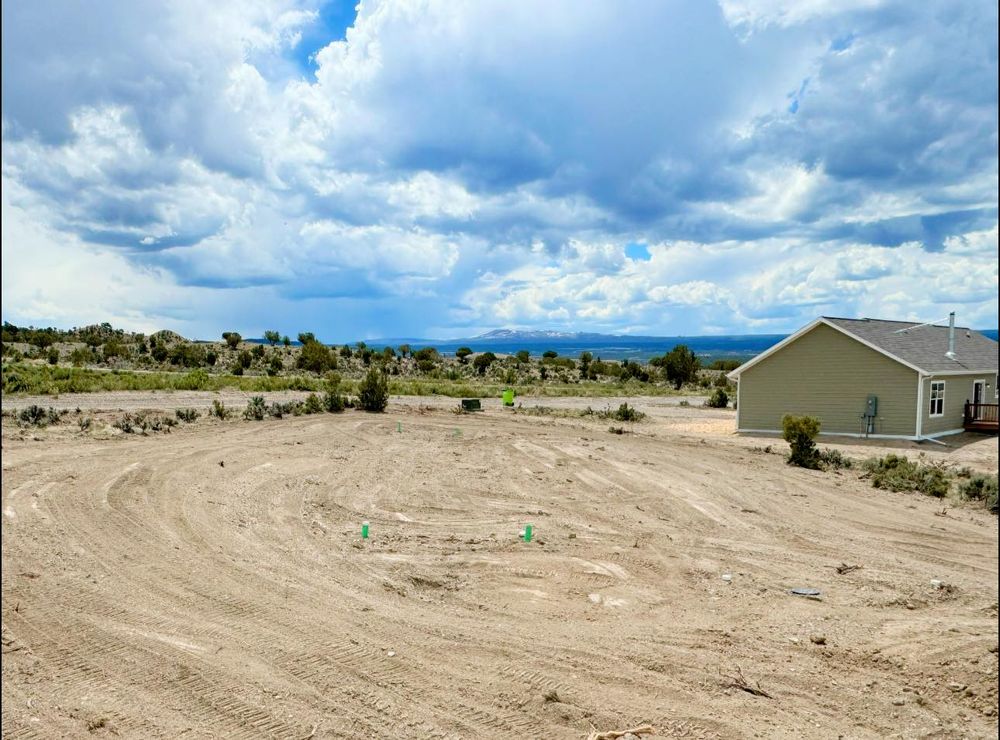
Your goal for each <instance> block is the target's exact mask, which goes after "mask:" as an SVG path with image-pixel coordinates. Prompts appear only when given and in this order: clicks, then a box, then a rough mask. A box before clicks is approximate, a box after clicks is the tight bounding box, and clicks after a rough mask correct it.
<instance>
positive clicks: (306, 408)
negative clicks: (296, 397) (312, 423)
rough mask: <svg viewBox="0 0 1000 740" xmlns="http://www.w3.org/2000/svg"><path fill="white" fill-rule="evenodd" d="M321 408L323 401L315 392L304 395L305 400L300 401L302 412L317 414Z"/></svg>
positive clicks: (322, 408) (321, 410)
mask: <svg viewBox="0 0 1000 740" xmlns="http://www.w3.org/2000/svg"><path fill="white" fill-rule="evenodd" d="M323 410H324V406H323V402H322V401H321V400H320V397H319V396H317V395H316V394H315V393H310V394H309V395H308V396H306V400H305V401H304V402H303V403H302V413H304V414H319V413H322V412H323Z"/></svg>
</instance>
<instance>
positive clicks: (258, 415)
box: [243, 396, 267, 421]
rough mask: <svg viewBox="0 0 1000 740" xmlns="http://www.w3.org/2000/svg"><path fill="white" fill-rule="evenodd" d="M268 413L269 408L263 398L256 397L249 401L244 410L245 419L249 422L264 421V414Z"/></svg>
mask: <svg viewBox="0 0 1000 740" xmlns="http://www.w3.org/2000/svg"><path fill="white" fill-rule="evenodd" d="M265 413H267V406H266V405H265V403H264V397H263V396H254V397H253V398H251V399H250V400H249V401H247V407H246V408H245V409H244V410H243V418H244V419H246V420H247V421H263V419H264V414H265Z"/></svg>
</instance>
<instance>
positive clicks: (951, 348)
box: [945, 311, 955, 360]
mask: <svg viewBox="0 0 1000 740" xmlns="http://www.w3.org/2000/svg"><path fill="white" fill-rule="evenodd" d="M945 357H947V358H948V359H949V360H954V359H955V312H954V311H952V312H951V313H950V314H948V353H947V354H946V355H945Z"/></svg>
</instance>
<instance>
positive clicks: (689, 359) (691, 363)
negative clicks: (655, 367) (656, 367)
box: [662, 344, 701, 390]
mask: <svg viewBox="0 0 1000 740" xmlns="http://www.w3.org/2000/svg"><path fill="white" fill-rule="evenodd" d="M662 366H663V374H664V375H665V376H666V378H667V380H668V381H670V382H671V383H673V384H674V389H676V390H680V389H681V386H682V385H684V384H685V383H691V382H693V381H694V380H695V379H696V378H697V377H698V369H699V368H700V367H701V363H700V362H699V361H698V358H697V356H696V355H695V353H694V352H692V351H691V349H690V348H689V347H688V346H687V345H684V344H678V345H677V346H676V347H674V348H673V349H672V350H670V351H669V352H668V353H667V354H666V355H664V357H663V360H662Z"/></svg>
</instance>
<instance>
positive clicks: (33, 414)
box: [17, 404, 62, 427]
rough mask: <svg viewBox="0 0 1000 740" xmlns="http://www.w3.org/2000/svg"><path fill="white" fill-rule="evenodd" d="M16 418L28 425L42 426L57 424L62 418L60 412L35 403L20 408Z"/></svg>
mask: <svg viewBox="0 0 1000 740" xmlns="http://www.w3.org/2000/svg"><path fill="white" fill-rule="evenodd" d="M17 418H18V419H19V420H20V421H21V422H22V423H24V424H28V425H29V426H35V427H44V426H47V425H49V424H58V423H59V420H60V419H61V418H62V414H60V413H59V412H58V411H56V410H55V409H54V408H51V407H50V408H48V409H45V408H42V407H41V406H38V405H36V404H31V406H28V407H27V408H24V409H21V412H20V413H19V414H18V415H17Z"/></svg>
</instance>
